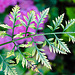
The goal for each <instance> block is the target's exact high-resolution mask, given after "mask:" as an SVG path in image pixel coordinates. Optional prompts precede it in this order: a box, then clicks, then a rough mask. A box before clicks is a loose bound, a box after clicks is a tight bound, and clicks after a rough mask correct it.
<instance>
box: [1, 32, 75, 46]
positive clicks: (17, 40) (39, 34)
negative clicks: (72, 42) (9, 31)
mask: <svg viewBox="0 0 75 75" xmlns="http://www.w3.org/2000/svg"><path fill="white" fill-rule="evenodd" d="M73 33H75V32H55V33H44V34H35V35H32V36H27V37H23V38H19V39H16V40H13V41H9V42H6V43H3V44H0V46H2V45H5V44H8V43H12V42H16V41H18V40H21V39H25V38H30V37H34V36H40V35H54V34H73Z"/></svg>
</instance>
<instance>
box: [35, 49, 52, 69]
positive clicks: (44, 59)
mask: <svg viewBox="0 0 75 75" xmlns="http://www.w3.org/2000/svg"><path fill="white" fill-rule="evenodd" d="M36 60H38V62H40V61H41V63H42V64H44V66H46V67H48V68H50V69H51V65H50V63H49V62H48V60H47V57H46V56H45V53H41V52H40V50H39V49H38V50H37V54H36Z"/></svg>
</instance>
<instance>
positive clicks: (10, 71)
mask: <svg viewBox="0 0 75 75" xmlns="http://www.w3.org/2000/svg"><path fill="white" fill-rule="evenodd" d="M12 11H13V12H11V15H12V16H13V18H12V17H10V20H11V21H12V22H13V28H11V27H10V26H8V25H5V24H1V25H0V26H1V27H4V28H7V29H13V32H12V36H10V35H9V34H7V33H6V31H1V32H0V36H2V37H4V36H9V37H11V38H12V41H9V42H6V43H3V44H0V46H2V45H6V44H8V43H12V42H13V43H14V48H13V49H12V50H11V51H9V52H7V55H6V56H5V55H2V54H0V58H1V60H2V62H1V65H0V69H2V68H3V66H5V68H4V69H3V70H4V73H5V75H17V72H16V70H15V68H14V66H15V65H17V64H18V63H19V61H22V66H23V67H24V66H26V67H30V68H31V69H33V70H34V71H36V72H39V70H38V69H37V68H36V64H35V63H34V61H33V60H32V58H31V59H29V58H30V56H31V57H33V56H34V55H36V60H38V62H40V61H41V63H42V64H44V66H46V67H48V68H49V69H51V65H50V63H49V61H48V59H47V57H46V55H45V53H44V52H43V51H44V50H43V49H41V48H38V46H37V44H41V45H42V46H45V45H46V44H47V43H48V44H49V49H50V51H51V52H52V51H53V52H54V53H55V52H56V53H61V54H67V53H70V50H69V49H68V47H67V45H66V44H65V42H63V41H62V40H63V39H59V38H58V36H57V35H58V34H59V35H60V34H67V35H68V36H69V40H72V41H73V42H75V37H74V36H72V35H71V34H73V33H75V32H65V31H66V30H67V29H68V28H69V27H70V26H71V25H72V24H73V23H75V19H73V20H70V21H68V22H66V26H64V25H63V24H62V21H63V18H64V14H62V15H60V16H59V17H58V18H56V21H54V20H53V24H54V27H52V26H50V25H47V26H48V27H49V28H50V30H52V32H50V33H43V34H37V31H38V29H39V28H38V27H39V25H40V24H41V23H42V22H43V21H44V18H46V16H47V15H48V12H49V8H47V9H45V10H44V11H43V12H41V17H40V16H39V15H37V16H38V22H37V21H36V19H35V12H34V11H30V12H28V18H27V17H26V16H24V19H25V20H26V21H27V24H28V25H26V24H25V22H24V21H23V20H22V19H20V18H19V17H18V16H19V15H20V13H19V11H20V8H19V6H17V5H16V6H15V7H14V8H13V9H12ZM17 20H19V21H20V22H21V24H18V25H15V22H16V21H17ZM32 21H35V22H36V23H37V28H35V26H34V25H33V24H30V23H31V22H32ZM22 25H24V26H25V27H26V32H25V33H20V34H17V35H14V28H15V27H18V26H22ZM60 26H61V27H62V29H63V32H55V30H57V29H59V28H60ZM29 27H31V28H33V29H35V30H36V33H34V34H33V33H28V32H27V30H28V28H29ZM24 34H25V37H23V35H24ZM27 34H29V36H26V35H27ZM40 35H42V36H43V37H44V38H45V41H44V42H42V41H37V42H35V41H34V39H33V37H34V36H40ZM45 35H53V36H54V37H53V38H49V39H47V38H46V36H45ZM17 37H20V38H19V39H15V40H14V38H17ZM29 37H31V38H32V41H30V42H28V44H20V45H17V44H16V43H15V41H18V40H21V39H24V38H29ZM33 43H34V48H33V50H32V51H31V52H32V54H30V53H24V52H22V51H21V50H20V48H19V47H25V48H27V47H31V46H32V44H33ZM15 47H17V50H18V52H19V54H17V55H16V54H15V51H14V49H15ZM11 56H14V59H16V62H15V61H14V60H12V59H10V60H9V59H8V58H10V57H11ZM10 63H12V64H10ZM39 73H40V72H39Z"/></svg>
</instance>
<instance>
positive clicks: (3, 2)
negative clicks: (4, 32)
mask: <svg viewBox="0 0 75 75" xmlns="http://www.w3.org/2000/svg"><path fill="white" fill-rule="evenodd" d="M18 2H19V6H20V7H21V9H28V8H29V7H30V6H32V5H33V4H34V2H33V0H0V13H3V12H4V11H5V9H6V8H7V7H8V6H10V5H12V6H14V5H16V4H17V3H18Z"/></svg>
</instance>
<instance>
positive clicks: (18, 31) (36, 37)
mask: <svg viewBox="0 0 75 75" xmlns="http://www.w3.org/2000/svg"><path fill="white" fill-rule="evenodd" d="M31 10H34V11H35V13H36V14H38V15H39V16H40V12H39V11H38V9H37V8H36V7H35V6H32V7H31V8H30V9H28V10H26V11H24V10H21V11H20V13H21V15H20V16H19V17H20V18H21V19H22V20H23V21H24V22H25V23H26V25H27V22H26V20H25V19H24V17H23V16H26V17H28V15H27V12H30V11H31ZM36 14H35V16H36V20H37V21H38V18H37V15H36ZM8 16H11V17H12V15H11V14H9V15H7V16H6V17H5V20H4V23H6V24H7V25H9V26H10V27H13V22H12V21H11V20H10V19H9V17H8ZM32 23H34V26H35V27H37V24H36V22H35V21H33V22H31V23H30V24H32ZM44 23H45V21H44ZM44 23H42V24H40V25H39V27H42V28H44ZM17 24H20V21H19V20H17V21H16V23H15V25H17ZM25 31H26V27H24V26H20V27H15V28H14V35H16V34H19V33H23V32H25ZM35 31H36V30H34V29H32V28H30V27H29V28H28V31H27V32H34V33H35ZM7 33H8V34H9V35H12V29H8V31H7ZM6 38H7V39H6ZM33 38H34V40H35V41H44V38H43V36H40V38H39V37H38V36H35V37H33ZM41 38H42V40H41ZM16 39H18V38H16ZM0 40H1V39H0ZM2 40H3V41H4V42H1V44H2V43H5V42H8V41H11V38H10V37H8V36H7V37H4V38H2ZM31 40H32V39H31V38H26V39H22V40H18V41H16V43H17V44H22V43H23V42H24V41H26V42H29V41H31ZM7 45H9V48H6V47H5V46H6V45H5V46H3V47H0V49H1V48H6V49H9V50H12V49H13V46H14V45H13V43H11V45H10V44H7ZM11 46H12V47H11ZM7 47H8V46H7Z"/></svg>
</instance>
